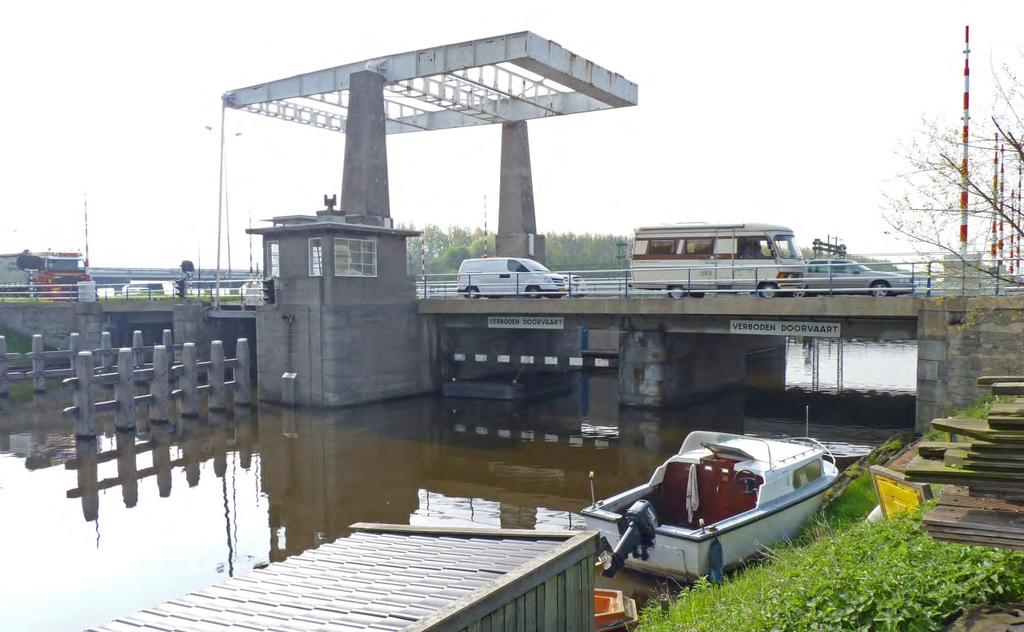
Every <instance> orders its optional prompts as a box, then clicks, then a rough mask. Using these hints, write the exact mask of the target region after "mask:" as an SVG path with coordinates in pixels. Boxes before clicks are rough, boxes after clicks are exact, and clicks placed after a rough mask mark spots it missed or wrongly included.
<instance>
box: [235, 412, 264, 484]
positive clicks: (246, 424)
mask: <svg viewBox="0 0 1024 632" xmlns="http://www.w3.org/2000/svg"><path fill="white" fill-rule="evenodd" d="M257 410H258V409H256V408H236V409H235V449H236V450H237V451H238V463H239V464H240V465H241V466H242V469H243V470H248V469H249V468H250V467H251V466H252V449H253V446H254V444H255V443H256V433H258V432H259V426H258V422H257V420H256V419H255V418H254V417H255V416H256V415H257V414H258V412H257Z"/></svg>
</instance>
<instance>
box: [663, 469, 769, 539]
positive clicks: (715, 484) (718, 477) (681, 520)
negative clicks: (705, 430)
mask: <svg viewBox="0 0 1024 632" xmlns="http://www.w3.org/2000/svg"><path fill="white" fill-rule="evenodd" d="M736 463H737V461H734V460H731V459H725V458H721V457H717V458H716V457H713V456H712V457H706V458H703V459H701V461H700V463H699V464H698V465H697V490H698V493H699V494H700V506H699V507H698V509H697V512H696V514H695V515H694V517H693V520H687V519H686V484H687V480H688V479H689V477H690V464H689V463H669V464H668V466H667V467H666V468H665V476H664V477H663V478H662V482H661V485H659V486H658V489H657V491H656V492H655V493H654V494H652V495H651V497H650V500H651V502H653V503H654V510H655V512H656V513H657V515H658V521H659V522H660V523H661V524H668V525H673V526H677V527H683V528H686V529H696V528H697V527H699V526H700V520H701V519H703V520H704V524H705V525H711V524H714V523H716V522H719V521H722V520H725V519H726V518H729V517H731V516H735V515H736V514H739V513H743V512H744V511H747V510H749V509H753V508H754V507H755V506H756V505H757V494H756V493H755V494H744V493H743V492H742V491H740V488H739V486H737V484H736V470H735V465H736ZM763 482H764V479H762V478H761V477H760V476H758V477H757V486H758V487H760V485H761V484H762V483H763Z"/></svg>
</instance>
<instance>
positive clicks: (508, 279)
mask: <svg viewBox="0 0 1024 632" xmlns="http://www.w3.org/2000/svg"><path fill="white" fill-rule="evenodd" d="M456 286H457V290H458V292H459V293H460V294H462V295H464V296H465V297H467V298H479V297H481V296H491V297H496V296H533V297H537V296H552V297H558V296H564V295H565V294H566V292H567V290H568V288H567V284H566V277H565V275H562V274H558V273H555V272H552V271H551V270H548V269H547V268H545V267H544V266H543V265H541V264H539V263H537V262H536V261H534V260H532V259H519V258H515V257H489V258H486V259H466V260H464V261H463V262H462V265H460V266H459V276H458V278H457V281H456Z"/></svg>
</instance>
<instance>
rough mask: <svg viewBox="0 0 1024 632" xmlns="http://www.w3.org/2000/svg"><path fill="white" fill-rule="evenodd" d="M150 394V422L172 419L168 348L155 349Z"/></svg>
mask: <svg viewBox="0 0 1024 632" xmlns="http://www.w3.org/2000/svg"><path fill="white" fill-rule="evenodd" d="M149 393H150V395H152V396H153V399H152V400H151V401H150V402H149V420H150V421H153V422H157V423H159V422H164V421H167V420H168V419H170V414H169V413H170V408H171V407H170V402H171V370H170V358H169V357H168V351H167V347H165V346H163V345H157V346H155V347H153V379H152V381H150V383H149Z"/></svg>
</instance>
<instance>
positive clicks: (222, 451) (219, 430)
mask: <svg viewBox="0 0 1024 632" xmlns="http://www.w3.org/2000/svg"><path fill="white" fill-rule="evenodd" d="M226 422H227V417H226V416H225V415H224V413H223V412H217V411H210V427H211V428H214V432H213V433H211V434H212V436H211V437H210V443H211V447H212V449H213V473H214V474H215V475H216V476H217V478H224V473H225V472H227V469H228V461H227V431H226V430H225V425H226Z"/></svg>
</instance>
